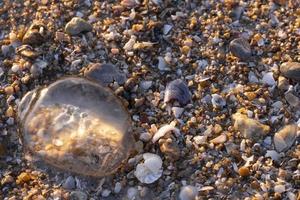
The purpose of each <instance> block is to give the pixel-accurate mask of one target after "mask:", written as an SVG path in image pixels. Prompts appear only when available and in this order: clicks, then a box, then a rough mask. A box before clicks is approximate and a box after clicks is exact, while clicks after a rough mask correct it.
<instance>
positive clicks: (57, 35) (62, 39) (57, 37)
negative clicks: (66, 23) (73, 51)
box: [55, 31, 71, 42]
mask: <svg viewBox="0 0 300 200" xmlns="http://www.w3.org/2000/svg"><path fill="white" fill-rule="evenodd" d="M55 40H56V41H59V42H70V41H71V38H70V36H68V35H67V34H65V33H63V32H59V31H57V32H55Z"/></svg>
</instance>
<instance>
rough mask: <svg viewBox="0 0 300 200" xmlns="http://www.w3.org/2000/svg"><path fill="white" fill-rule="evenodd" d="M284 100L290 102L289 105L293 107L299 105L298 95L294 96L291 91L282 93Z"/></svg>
mask: <svg viewBox="0 0 300 200" xmlns="http://www.w3.org/2000/svg"><path fill="white" fill-rule="evenodd" d="M284 97H285V99H286V101H287V102H288V103H289V104H290V106H292V107H294V108H298V107H299V106H300V99H299V97H297V96H295V95H294V94H293V93H292V92H287V93H285V95H284Z"/></svg>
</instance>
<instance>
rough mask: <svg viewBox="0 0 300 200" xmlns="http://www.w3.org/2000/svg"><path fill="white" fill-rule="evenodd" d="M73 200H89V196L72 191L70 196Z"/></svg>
mask: <svg viewBox="0 0 300 200" xmlns="http://www.w3.org/2000/svg"><path fill="white" fill-rule="evenodd" d="M70 199H71V200H87V199H88V196H87V194H86V193H84V192H81V191H72V192H71V194H70Z"/></svg>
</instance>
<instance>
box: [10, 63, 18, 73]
mask: <svg viewBox="0 0 300 200" xmlns="http://www.w3.org/2000/svg"><path fill="white" fill-rule="evenodd" d="M19 69H20V66H19V65H17V64H14V65H13V66H12V67H11V71H12V72H14V73H16V72H18V71H19Z"/></svg>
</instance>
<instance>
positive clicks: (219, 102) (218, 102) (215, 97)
mask: <svg viewBox="0 0 300 200" xmlns="http://www.w3.org/2000/svg"><path fill="white" fill-rule="evenodd" d="M211 97H212V98H211V103H212V105H213V106H214V107H215V108H223V107H224V106H226V101H225V100H224V99H223V97H222V96H221V95H219V94H212V95H211Z"/></svg>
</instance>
